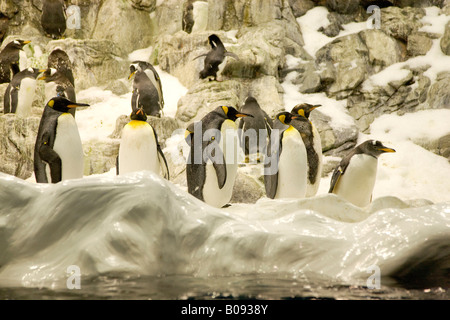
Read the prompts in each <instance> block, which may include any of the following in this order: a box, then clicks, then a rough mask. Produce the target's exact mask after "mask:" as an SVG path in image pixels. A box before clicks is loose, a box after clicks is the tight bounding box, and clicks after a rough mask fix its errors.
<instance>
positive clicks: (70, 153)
mask: <svg viewBox="0 0 450 320" xmlns="http://www.w3.org/2000/svg"><path fill="white" fill-rule="evenodd" d="M53 150H54V151H55V152H56V153H58V155H59V157H60V158H61V166H62V168H61V172H62V175H61V180H68V179H79V178H82V177H83V171H84V156H83V147H82V145H81V138H80V133H79V132H78V127H77V123H76V122H75V119H74V117H73V116H72V115H71V114H70V113H63V114H62V115H60V116H59V117H58V125H57V127H56V136H55V143H54V145H53Z"/></svg>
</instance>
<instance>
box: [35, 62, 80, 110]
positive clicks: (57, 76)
mask: <svg viewBox="0 0 450 320" xmlns="http://www.w3.org/2000/svg"><path fill="white" fill-rule="evenodd" d="M38 80H45V100H46V101H48V100H50V99H51V98H52V97H55V96H62V97H65V98H67V99H68V100H70V101H74V102H75V101H77V98H76V94H75V88H74V86H73V84H72V82H71V81H70V80H69V79H68V78H67V77H66V76H65V74H64V73H63V72H62V71H58V70H56V69H53V68H49V69H47V70H45V72H44V73H43V74H42V76H40V77H39V78H38ZM69 112H70V113H71V114H72V115H73V116H74V117H75V109H71V110H70V111H69Z"/></svg>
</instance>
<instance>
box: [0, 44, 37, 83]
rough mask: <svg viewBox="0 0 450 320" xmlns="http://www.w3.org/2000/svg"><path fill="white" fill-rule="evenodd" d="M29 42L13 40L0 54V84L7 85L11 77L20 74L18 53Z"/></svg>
mask: <svg viewBox="0 0 450 320" xmlns="http://www.w3.org/2000/svg"><path fill="white" fill-rule="evenodd" d="M30 42H31V41H28V40H13V41H11V42H10V43H8V44H7V45H6V47H5V48H3V50H2V51H1V52H0V83H9V82H10V81H11V79H12V77H13V76H14V75H15V74H17V73H19V72H20V66H19V59H20V55H19V51H20V50H23V46H24V45H26V44H27V43H30Z"/></svg>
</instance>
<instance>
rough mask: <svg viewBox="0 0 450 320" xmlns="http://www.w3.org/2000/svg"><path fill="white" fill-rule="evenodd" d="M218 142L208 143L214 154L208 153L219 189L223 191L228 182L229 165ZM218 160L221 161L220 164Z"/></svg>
mask: <svg viewBox="0 0 450 320" xmlns="http://www.w3.org/2000/svg"><path fill="white" fill-rule="evenodd" d="M217 140H220V138H219V139H217ZM217 140H214V141H212V142H209V143H207V148H212V149H211V150H212V152H211V153H209V152H207V155H208V158H209V160H210V161H211V163H212V165H213V167H214V170H215V171H216V175H217V183H218V185H219V189H222V188H223V186H224V185H225V182H226V181H227V165H226V163H225V155H224V154H223V152H222V149H221V148H220V146H219V144H218V142H216V141H217ZM216 152H217V153H216ZM217 159H218V160H219V161H218V162H217V161H216V160H217Z"/></svg>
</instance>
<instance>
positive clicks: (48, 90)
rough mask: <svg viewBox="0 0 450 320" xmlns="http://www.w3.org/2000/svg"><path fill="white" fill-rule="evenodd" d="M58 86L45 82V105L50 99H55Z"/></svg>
mask: <svg viewBox="0 0 450 320" xmlns="http://www.w3.org/2000/svg"><path fill="white" fill-rule="evenodd" d="M57 87H58V85H57V84H56V83H55V82H53V81H52V82H47V83H45V90H44V91H45V103H47V101H49V100H50V99H51V98H54V97H56V88H57Z"/></svg>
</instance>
